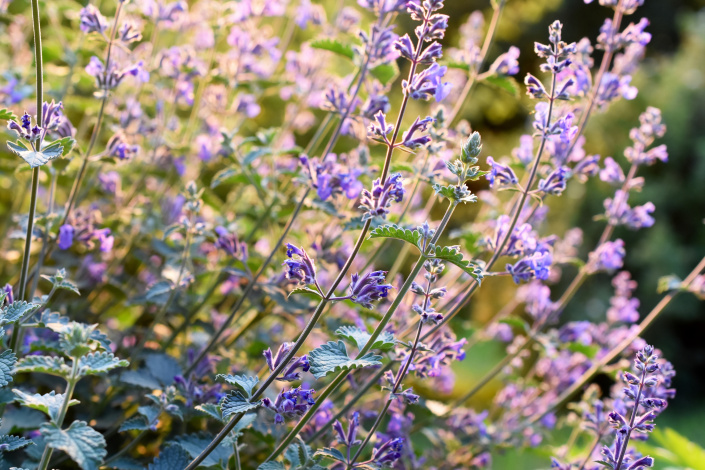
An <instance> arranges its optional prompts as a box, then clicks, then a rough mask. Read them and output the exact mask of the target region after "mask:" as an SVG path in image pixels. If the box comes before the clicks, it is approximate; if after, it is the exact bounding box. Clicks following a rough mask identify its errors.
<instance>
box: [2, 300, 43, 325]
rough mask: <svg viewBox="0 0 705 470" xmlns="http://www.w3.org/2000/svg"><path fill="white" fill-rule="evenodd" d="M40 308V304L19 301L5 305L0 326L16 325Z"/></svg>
mask: <svg viewBox="0 0 705 470" xmlns="http://www.w3.org/2000/svg"><path fill="white" fill-rule="evenodd" d="M40 307H41V305H40V304H35V303H30V302H25V301H24V300H19V301H15V302H13V303H11V304H10V305H7V306H6V307H4V308H3V309H2V314H1V315H0V324H7V323H16V322H18V321H22V320H24V319H25V318H27V317H29V316H30V315H32V314H33V313H34V312H36V311H37V310H38V309H39V308H40Z"/></svg>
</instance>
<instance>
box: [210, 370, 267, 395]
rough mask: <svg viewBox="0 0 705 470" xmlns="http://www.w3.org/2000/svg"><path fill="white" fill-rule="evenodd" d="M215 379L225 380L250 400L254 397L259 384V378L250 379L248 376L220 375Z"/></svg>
mask: <svg viewBox="0 0 705 470" xmlns="http://www.w3.org/2000/svg"><path fill="white" fill-rule="evenodd" d="M215 378H216V379H223V380H224V381H225V382H226V383H228V384H230V385H233V386H235V387H237V388H238V389H240V390H241V391H242V392H243V393H244V394H245V396H246V397H248V398H249V397H251V396H252V390H254V388H255V386H256V385H257V382H259V378H257V377H248V376H246V375H229V374H218V375H216V377H215Z"/></svg>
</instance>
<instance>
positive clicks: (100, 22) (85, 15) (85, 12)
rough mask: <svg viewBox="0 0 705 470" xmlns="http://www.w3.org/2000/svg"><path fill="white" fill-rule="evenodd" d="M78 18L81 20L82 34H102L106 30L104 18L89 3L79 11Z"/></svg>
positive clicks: (106, 24) (106, 25)
mask: <svg viewBox="0 0 705 470" xmlns="http://www.w3.org/2000/svg"><path fill="white" fill-rule="evenodd" d="M79 18H80V20H81V25H80V28H81V31H83V32H84V33H98V34H103V32H104V31H105V30H106V29H108V23H107V21H106V20H105V17H104V16H103V15H102V14H101V13H100V10H98V9H97V8H96V7H94V6H93V5H91V4H90V3H89V4H88V5H86V6H85V7H83V8H82V9H81V11H80V13H79Z"/></svg>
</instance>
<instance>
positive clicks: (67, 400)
mask: <svg viewBox="0 0 705 470" xmlns="http://www.w3.org/2000/svg"><path fill="white" fill-rule="evenodd" d="M34 1H37V0H34ZM77 383H78V358H77V357H74V358H73V366H72V367H71V375H70V376H69V378H68V380H67V387H66V393H65V394H64V401H63V403H62V404H61V410H60V411H59V415H58V416H57V417H56V421H55V422H54V424H55V425H56V426H57V427H58V428H59V429H61V426H62V425H63V424H64V419H65V418H66V413H67V412H68V409H69V405H70V404H71V397H72V396H73V391H74V390H75V388H76V384H77ZM53 451H54V449H52V448H51V447H49V445H48V444H47V445H46V447H44V452H43V453H42V458H41V460H40V461H39V466H38V467H37V470H46V469H47V467H48V466H49V460H51V454H52V452H53Z"/></svg>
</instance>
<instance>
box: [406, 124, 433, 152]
mask: <svg viewBox="0 0 705 470" xmlns="http://www.w3.org/2000/svg"><path fill="white" fill-rule="evenodd" d="M433 121H434V119H433V118H432V117H426V118H424V119H419V118H418V117H417V118H416V120H415V121H414V123H413V124H412V125H411V126H410V127H409V130H408V131H406V132H404V135H403V136H402V145H404V146H405V147H409V148H411V149H416V148H419V147H422V146H424V145H426V144H427V143H429V142H431V137H430V136H428V135H421V136H418V137H414V134H416V133H417V132H425V131H426V129H428V126H429V124H431V123H432V122H433Z"/></svg>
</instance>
